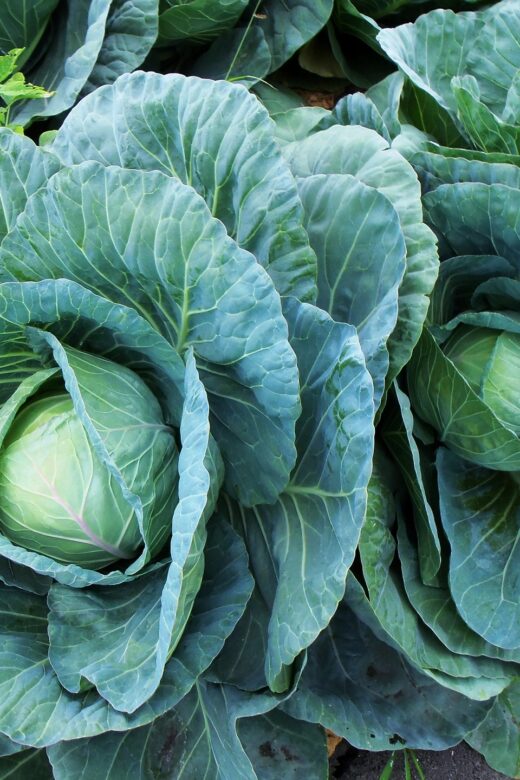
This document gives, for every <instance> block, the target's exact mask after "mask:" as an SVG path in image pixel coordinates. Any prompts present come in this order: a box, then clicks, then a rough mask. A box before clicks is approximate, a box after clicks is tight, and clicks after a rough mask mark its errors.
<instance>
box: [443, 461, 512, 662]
mask: <svg viewBox="0 0 520 780" xmlns="http://www.w3.org/2000/svg"><path fill="white" fill-rule="evenodd" d="M437 468H438V470H439V488H440V489H439V493H440V502H441V517H442V522H443V525H444V530H445V531H446V535H447V536H448V539H449V542H450V546H451V556H450V591H451V593H452V596H453V599H454V601H455V603H456V605H457V610H458V612H459V613H460V615H461V617H462V618H463V620H464V621H465V622H466V623H467V624H468V625H469V626H470V627H471V628H472V629H473V631H475V632H476V633H477V634H480V636H482V637H483V638H484V639H485V640H487V641H488V642H491V643H492V644H494V645H497V646H498V647H503V648H505V649H515V648H519V647H520V617H519V605H520V581H519V575H518V572H519V570H520V563H519V560H518V556H519V549H520V544H519V540H520V537H519V534H518V524H519V517H520V491H519V488H518V484H517V482H516V480H515V478H514V475H513V474H502V473H499V472H493V471H487V470H486V469H483V468H480V467H478V466H475V465H473V464H471V463H468V462H467V461H463V460H461V459H460V458H457V457H456V456H455V455H453V454H452V453H450V452H449V451H448V450H444V449H441V450H440V451H439V455H438V459H437Z"/></svg>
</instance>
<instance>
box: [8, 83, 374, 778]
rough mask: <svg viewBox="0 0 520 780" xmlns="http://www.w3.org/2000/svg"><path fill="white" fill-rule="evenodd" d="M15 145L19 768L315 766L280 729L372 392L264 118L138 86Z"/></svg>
mask: <svg viewBox="0 0 520 780" xmlns="http://www.w3.org/2000/svg"><path fill="white" fill-rule="evenodd" d="M0 144H1V149H2V154H1V156H0V182H2V187H6V186H7V183H8V182H13V181H14V182H15V185H13V186H12V187H11V191H10V198H9V200H5V201H4V200H2V202H1V203H2V207H1V209H0V215H1V219H0V226H1V228H2V233H1V236H2V238H3V240H2V242H1V245H0V264H1V269H2V272H1V273H2V282H1V283H0V301H1V309H0V312H1V313H0V325H1V327H0V332H1V338H0V348H1V350H2V358H3V359H2V377H3V381H2V385H1V386H2V404H3V405H2V407H1V412H0V435H1V436H2V437H3V445H2V447H0V484H1V488H0V489H1V491H2V502H1V503H2V515H1V517H0V531H1V534H0V555H1V557H0V579H1V582H2V585H1V589H0V598H1V599H2V603H3V604H4V607H5V608H4V610H3V615H4V618H3V621H2V631H3V634H2V642H3V644H2V647H3V648H4V650H3V656H2V662H1V663H0V670H1V672H0V687H1V685H4V687H5V695H4V696H3V699H2V700H3V702H4V704H3V705H2V708H0V734H2V735H3V742H2V743H1V750H2V752H3V756H4V757H3V758H2V759H0V760H1V761H2V762H3V764H4V766H5V767H6V770H7V768H9V769H13V770H14V769H15V768H19V767H25V769H26V768H27V767H30V766H34V767H35V771H36V767H40V765H41V767H44V768H43V769H41V771H42V772H46V773H47V774H46V775H45V774H44V775H43V776H49V777H51V776H53V777H55V778H58V779H59V778H66V777H71V776H74V774H77V773H78V771H80V768H81V772H82V773H83V775H84V776H85V777H93V778H94V777H96V778H99V777H100V776H103V772H105V773H107V772H108V770H107V767H112V769H113V771H114V772H115V771H116V769H117V772H119V774H120V775H121V776H123V775H124V774H125V773H128V772H133V773H134V774H133V776H136V774H135V773H136V772H137V771H139V770H136V763H135V762H136V755H138V756H139V765H140V766H141V767H142V775H140V776H142V777H145V776H148V775H146V772H152V773H153V772H155V773H157V772H159V771H169V772H170V773H173V774H175V773H176V772H178V771H179V768H180V767H182V768H183V772H185V773H186V776H187V777H193V778H196V777H199V776H200V772H201V766H202V765H204V766H205V767H207V771H208V773H209V775H210V776H211V777H221V778H223V780H224V778H226V779H227V778H229V777H244V778H252V779H253V778H255V777H259V776H263V775H262V771H263V770H262V761H263V760H264V759H265V755H264V753H263V752H262V750H260V747H261V746H262V745H263V744H265V743H266V742H269V744H271V743H272V744H273V745H275V744H276V740H279V739H280V736H279V735H280V734H281V733H283V735H284V737H283V740H284V741H283V744H282V747H283V750H282V749H281V748H280V750H278V752H277V751H276V750H275V749H274V747H273V749H272V750H273V755H274V756H276V755H279V761H282V762H283V761H285V760H286V752H287V751H289V753H291V755H292V754H294V755H298V757H299V761H300V762H301V766H303V767H308V772H309V773H310V776H312V775H313V774H316V773H321V772H322V771H324V767H325V762H326V751H325V739H324V734H323V731H322V730H321V729H320V728H318V727H317V726H314V725H312V724H307V725H302V724H301V723H298V722H296V721H295V720H294V719H293V718H292V717H291V716H290V715H288V714H287V713H283V712H281V711H280V710H277V711H276V713H273V714H270V715H269V716H267V713H268V712H270V711H271V710H273V708H275V707H276V706H277V705H279V704H280V702H281V701H283V700H284V699H285V698H286V697H287V696H288V695H290V694H291V693H292V691H293V689H294V685H295V683H296V682H297V680H298V677H299V675H300V673H301V669H302V667H303V665H304V662H305V651H306V649H307V648H308V646H309V645H310V644H311V643H312V642H313V641H314V640H315V639H316V637H317V636H318V634H319V633H320V632H321V631H322V630H323V629H324V628H325V627H326V626H327V624H328V623H329V621H330V619H331V617H332V615H333V613H334V612H335V610H336V608H337V605H338V603H339V602H340V600H341V599H342V597H343V593H344V589H345V582H346V577H347V573H348V570H349V567H350V566H351V564H352V561H353V558H354V554H355V550H356V546H357V543H358V540H359V535H360V531H361V526H362V523H363V520H364V517H365V509H366V488H367V484H368V479H369V475H370V470H371V462H372V451H373V435H374V426H373V417H374V395H373V381H372V377H371V374H370V373H369V371H368V370H367V366H366V358H365V354H364V351H363V349H362V346H361V344H360V339H359V337H358V332H357V329H356V328H355V327H354V325H353V324H351V323H349V322H347V321H342V320H341V318H336V320H334V319H332V318H331V317H330V315H329V314H328V313H327V311H325V310H323V309H321V308H319V307H318V306H316V305H315V301H316V277H317V265H318V260H317V258H316V255H315V253H314V251H313V249H312V248H311V245H310V242H309V234H308V232H307V230H306V227H305V219H304V209H303V206H302V203H301V200H300V197H299V194H298V188H297V184H296V182H295V179H294V177H293V175H292V173H291V171H290V169H289V166H288V165H287V163H286V162H285V161H284V159H283V157H282V155H281V153H280V151H279V148H278V146H277V145H276V143H275V141H274V137H273V125H272V123H271V121H270V120H269V117H268V115H267V112H266V111H265V109H263V108H262V106H261V105H260V104H259V103H258V101H257V100H256V98H254V97H253V96H252V95H250V94H249V93H248V92H247V91H246V90H245V89H244V88H243V87H240V86H238V85H230V84H225V83H215V82H206V81H202V80H200V79H196V78H191V79H187V78H185V77H182V76H170V77H166V76H158V75H155V74H143V73H140V74H134V75H132V76H124V77H122V78H120V79H119V80H118V81H116V83H115V84H114V85H113V86H110V87H105V88H102V89H100V90H97V91H96V92H94V93H92V94H91V95H89V96H87V97H86V98H85V99H84V100H83V101H81V102H80V103H79V104H78V106H77V107H76V108H75V109H73V111H72V112H71V113H70V115H69V116H68V118H67V120H66V121H65V123H64V125H63V126H62V128H61V129H60V130H59V132H58V134H57V136H56V138H55V140H54V142H53V143H52V145H51V146H46V147H45V148H44V149H40V148H38V147H36V146H35V145H34V144H33V142H32V141H30V140H29V139H27V138H24V137H22V136H19V135H16V134H14V133H12V132H10V131H7V130H4V131H2V132H1V133H0ZM344 320H346V318H344ZM324 560H326V561H327V562H328V563H327V566H326V567H324V566H323V561H324ZM253 645H254V651H251V648H252V647H253ZM13 670H16V675H15V680H16V681H15V683H13ZM260 689H262V690H260ZM269 689H270V690H269ZM129 731H131V736H130V737H129V736H128V732H129ZM129 739H130V741H131V748H130V747H129V745H130V743H129V742H128V740H129ZM317 745H319V749H318V750H316V746H317ZM195 746H197V749H195ZM30 748H32V750H31V749H30ZM284 751H285V752H284ZM296 751H297V752H296ZM49 762H50V765H52V770H51V769H50V765H49ZM100 762H102V766H101V765H100ZM281 766H283V763H282V764H281ZM299 766H300V763H299ZM114 767H116V769H114ZM25 769H24V770H23V771H25ZM20 771H22V770H20ZM51 771H52V773H53V774H52V775H51ZM106 776H107V777H108V774H107V775H106Z"/></svg>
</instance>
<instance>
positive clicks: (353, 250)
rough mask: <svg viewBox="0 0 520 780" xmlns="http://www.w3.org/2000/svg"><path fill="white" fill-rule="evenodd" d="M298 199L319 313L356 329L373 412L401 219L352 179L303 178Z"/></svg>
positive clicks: (383, 368) (397, 279) (392, 317)
mask: <svg viewBox="0 0 520 780" xmlns="http://www.w3.org/2000/svg"><path fill="white" fill-rule="evenodd" d="M299 192H300V197H301V199H302V203H303V207H304V210H305V226H306V228H307V232H308V234H309V239H310V242H311V246H312V248H313V249H314V251H315V252H316V256H317V257H318V306H320V307H321V308H322V309H324V310H325V311H327V312H328V313H329V314H330V316H331V317H332V318H333V319H334V320H336V321H337V322H348V323H350V324H351V325H355V326H356V328H357V330H358V334H359V340H360V344H361V348H362V350H363V352H364V355H365V359H366V362H367V368H368V370H369V371H370V374H371V376H372V381H373V382H374V405H375V407H376V408H377V407H378V406H379V403H380V400H381V397H382V395H383V392H384V388H385V379H386V374H387V371H388V366H389V357H388V351H387V345H386V342H387V340H388V337H389V336H390V334H391V333H392V331H393V330H394V328H395V324H396V321H397V308H398V290H399V285H400V283H401V280H402V278H403V274H404V270H405V252H406V250H405V243H404V238H403V234H402V231H401V224H400V222H399V217H398V215H397V212H396V211H395V209H394V208H393V206H392V204H391V203H390V202H389V201H388V199H387V198H386V197H385V196H384V195H383V194H381V193H379V192H378V191H377V190H376V189H374V188H372V187H368V186H366V185H365V184H363V183H362V182H361V181H359V180H358V179H356V178H355V177H354V176H350V175H345V174H344V175H341V174H331V175H316V176H308V177H306V178H305V179H302V180H301V181H300V187H299Z"/></svg>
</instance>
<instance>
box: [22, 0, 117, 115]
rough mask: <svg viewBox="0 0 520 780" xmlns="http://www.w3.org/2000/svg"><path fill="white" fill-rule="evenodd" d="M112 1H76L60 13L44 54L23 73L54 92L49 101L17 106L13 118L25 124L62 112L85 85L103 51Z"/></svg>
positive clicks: (37, 101) (35, 82)
mask: <svg viewBox="0 0 520 780" xmlns="http://www.w3.org/2000/svg"><path fill="white" fill-rule="evenodd" d="M110 4H111V3H110V0H74V2H70V3H68V9H67V13H63V14H57V15H56V20H55V24H54V25H53V28H52V39H51V41H50V42H49V45H48V46H47V48H46V50H45V53H44V56H43V57H42V58H41V59H40V60H39V61H37V62H36V63H35V66H34V67H33V68H31V67H30V63H29V69H25V70H24V73H25V75H26V76H27V78H28V79H29V81H31V82H32V83H33V84H38V85H41V86H42V87H45V89H47V90H50V91H54V92H55V94H54V95H53V97H51V98H49V99H48V100H31V101H29V102H27V103H23V104H20V106H16V107H15V108H14V109H13V111H12V117H11V121H13V122H14V121H15V122H16V123H17V124H20V125H25V124H27V123H29V122H30V121H31V120H32V119H34V118H35V117H48V116H56V115H57V114H61V113H62V112H63V111H66V110H67V109H69V108H70V107H71V106H72V105H73V104H74V102H75V101H76V99H77V98H78V96H79V94H80V92H81V90H82V89H83V87H84V86H85V84H86V82H87V80H88V78H89V76H90V74H91V73H92V70H93V68H94V65H95V63H96V60H97V58H98V56H99V52H100V51H101V46H102V44H103V38H104V35H105V26H106V23H107V18H108V14H109V11H110Z"/></svg>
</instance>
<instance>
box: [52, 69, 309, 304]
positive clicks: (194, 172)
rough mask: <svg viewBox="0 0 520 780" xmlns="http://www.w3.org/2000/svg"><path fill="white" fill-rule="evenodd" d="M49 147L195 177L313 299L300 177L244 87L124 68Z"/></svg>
mask: <svg viewBox="0 0 520 780" xmlns="http://www.w3.org/2000/svg"><path fill="white" fill-rule="evenodd" d="M123 139H124V141H123ZM52 148H53V151H54V152H55V153H56V154H57V155H58V156H59V157H60V158H61V160H62V161H63V162H64V163H66V164H73V163H78V162H82V161H84V160H98V161H99V162H101V163H103V164H104V165H111V164H112V165H121V166H122V167H127V168H140V169H142V170H157V171H161V172H162V173H165V174H167V175H169V176H174V177H176V178H179V179H180V180H181V181H182V182H184V183H186V184H190V185H191V186H192V187H194V189H195V190H197V192H198V193H199V194H200V195H202V197H203V198H204V200H205V201H206V203H207V204H208V207H209V209H210V210H211V213H212V214H213V216H215V217H217V218H218V219H220V220H221V221H222V222H223V223H224V225H225V226H226V228H227V230H228V232H229V234H230V236H231V237H232V238H234V239H235V240H236V241H237V243H238V244H239V246H241V247H243V248H244V249H248V250H249V251H250V252H252V253H253V254H254V255H255V257H256V258H257V260H258V261H259V262H260V263H261V264H262V265H263V266H264V267H265V268H266V269H267V270H268V272H269V274H270V275H271V276H272V278H273V280H274V281H275V284H276V287H277V289H278V291H279V292H280V294H282V295H296V296H297V297H299V298H301V299H302V300H307V301H313V300H314V296H315V275H316V258H315V256H314V254H313V252H312V250H311V248H310V247H309V243H308V239H307V235H306V233H305V230H304V229H303V225H302V219H303V214H302V207H301V203H300V201H299V199H298V193H297V190H296V184H295V182H294V180H293V178H292V176H291V174H290V171H289V170H288V168H287V165H286V164H285V163H284V161H283V159H282V158H281V155H280V151H279V149H278V147H277V145H276V144H275V142H274V138H273V128H272V124H271V122H270V120H269V117H268V115H267V112H266V111H265V109H264V108H263V107H262V106H261V104H260V103H259V102H258V100H257V99H256V98H255V97H254V96H253V95H249V94H248V93H247V92H246V90H245V89H244V88H243V87H241V86H239V85H236V84H229V83H224V82H211V81H202V80H201V79H197V78H185V77H184V76H180V75H170V76H160V75H158V74H156V73H135V74H133V75H129V76H122V77H121V78H120V79H118V81H117V82H116V84H114V85H113V87H106V88H104V89H102V90H100V91H99V92H95V93H94V94H92V95H90V96H88V97H87V98H86V99H85V100H83V101H82V102H81V103H80V104H79V105H78V106H77V107H76V108H75V109H74V111H72V112H71V113H70V114H69V116H68V117H67V119H66V120H65V122H64V123H63V125H62V127H61V128H60V130H59V132H58V135H57V136H56V139H55V141H54V143H53V147H52Z"/></svg>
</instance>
